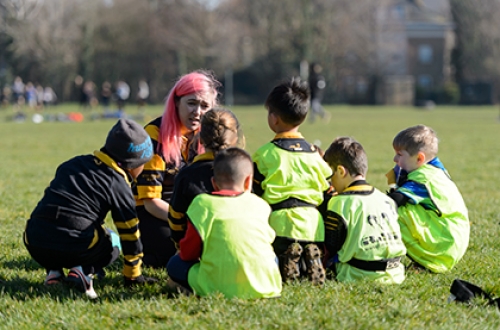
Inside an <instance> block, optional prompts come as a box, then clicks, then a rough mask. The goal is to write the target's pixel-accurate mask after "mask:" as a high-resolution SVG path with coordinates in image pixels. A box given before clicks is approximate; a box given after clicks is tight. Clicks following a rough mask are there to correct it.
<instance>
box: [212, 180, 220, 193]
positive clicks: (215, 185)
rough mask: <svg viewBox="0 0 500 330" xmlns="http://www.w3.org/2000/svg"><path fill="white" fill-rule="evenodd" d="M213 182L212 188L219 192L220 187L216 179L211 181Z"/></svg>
mask: <svg viewBox="0 0 500 330" xmlns="http://www.w3.org/2000/svg"><path fill="white" fill-rule="evenodd" d="M210 180H211V181H212V186H213V187H214V190H215V191H219V190H220V189H219V186H217V183H215V180H214V177H212V178H211V179H210Z"/></svg>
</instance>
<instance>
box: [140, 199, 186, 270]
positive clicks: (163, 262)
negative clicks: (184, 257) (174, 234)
mask: <svg viewBox="0 0 500 330" xmlns="http://www.w3.org/2000/svg"><path fill="white" fill-rule="evenodd" d="M137 215H138V217H139V230H140V232H141V241H142V247H143V253H144V257H143V258H142V263H143V264H144V266H146V267H153V268H165V267H166V266H167V262H168V261H169V260H170V258H171V257H172V256H173V255H174V254H175V253H176V252H177V249H176V248H175V244H174V242H173V241H172V239H171V237H170V236H171V235H170V233H171V232H170V227H169V226H168V222H166V221H163V220H160V219H158V218H156V217H154V216H152V215H151V214H150V213H149V212H148V211H146V209H145V208H144V207H138V208H137Z"/></svg>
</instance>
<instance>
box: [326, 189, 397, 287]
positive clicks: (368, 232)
mask: <svg viewBox="0 0 500 330" xmlns="http://www.w3.org/2000/svg"><path fill="white" fill-rule="evenodd" d="M325 226H326V231H327V235H326V236H327V237H326V239H325V246H326V247H327V249H328V251H329V252H330V253H331V254H333V255H335V254H338V263H337V264H336V270H337V280H339V281H355V280H361V279H368V280H374V281H378V282H382V283H401V282H403V280H404V279H405V273H404V266H403V264H401V263H400V262H399V259H400V257H402V256H404V255H405V253H406V248H405V246H404V244H403V241H402V239H401V232H400V228H399V224H398V215H397V211H396V204H395V203H394V201H393V200H392V199H391V198H390V197H388V196H387V195H386V194H384V193H382V192H380V191H379V190H377V189H375V188H374V187H372V186H370V185H368V184H367V183H366V182H365V181H356V182H354V183H353V184H351V186H349V187H348V188H347V189H346V190H345V191H343V192H342V193H340V194H339V195H336V196H333V197H332V198H331V199H330V201H329V203H328V211H327V214H326V218H325ZM331 233H335V234H334V235H331ZM388 260H395V262H393V263H390V262H389V263H388V262H387V261H388ZM355 261H357V263H361V264H362V265H367V266H366V267H367V269H368V268H369V267H370V266H371V265H373V264H383V265H384V264H385V265H387V266H386V267H385V268H384V269H383V270H382V269H380V270H367V269H361V268H363V267H361V268H358V267H355V266H353V264H354V265H355V263H354V262H355Z"/></svg>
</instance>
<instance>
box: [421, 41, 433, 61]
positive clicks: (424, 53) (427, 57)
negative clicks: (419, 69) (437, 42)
mask: <svg viewBox="0 0 500 330" xmlns="http://www.w3.org/2000/svg"><path fill="white" fill-rule="evenodd" d="M418 60H419V61H420V63H422V64H429V63H431V62H432V47H431V46H430V45H426V44H422V45H420V46H418Z"/></svg>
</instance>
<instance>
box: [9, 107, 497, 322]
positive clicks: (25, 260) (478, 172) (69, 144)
mask: <svg viewBox="0 0 500 330" xmlns="http://www.w3.org/2000/svg"><path fill="white" fill-rule="evenodd" d="M233 110H234V111H235V113H236V114H237V116H238V118H239V120H240V122H241V125H242V128H243V130H244V133H245V136H246V149H247V150H248V151H249V152H253V151H255V150H256V149H257V148H258V147H259V146H260V145H262V144H263V143H265V142H267V141H269V140H270V139H272V137H273V133H272V132H271V131H270V130H269V129H268V127H267V120H266V112H265V110H264V108H263V107H262V106H254V107H234V109H233ZM327 110H328V111H329V112H330V113H331V114H332V119H331V121H330V122H329V123H326V122H319V121H318V122H316V123H314V124H311V123H309V122H305V123H304V124H303V125H302V127H301V132H302V133H303V135H304V136H305V137H306V138H307V139H308V140H309V141H311V142H313V141H315V143H320V144H321V147H322V148H324V149H326V148H327V147H328V145H329V143H330V142H331V141H332V140H333V139H334V138H335V137H336V136H340V135H349V136H353V137H354V138H356V139H357V140H359V141H360V142H361V143H362V144H363V145H364V146H365V149H366V151H367V153H368V157H369V173H368V181H369V182H371V183H372V184H374V185H375V186H376V187H378V188H379V189H381V190H385V189H386V185H385V177H384V173H386V172H387V170H388V169H389V168H390V167H392V166H393V162H392V158H393V150H392V145H391V142H392V138H393V137H394V135H395V134H396V133H397V132H398V131H399V130H401V129H403V128H405V127H407V126H410V125H415V124H419V123H422V124H426V125H429V126H431V127H433V128H434V129H435V130H436V131H437V133H438V136H439V138H440V151H439V156H440V158H441V160H442V161H443V162H444V164H445V166H446V167H447V168H448V170H449V172H450V174H451V176H452V178H453V179H454V180H455V182H456V183H457V185H458V186H459V188H460V189H461V191H462V193H463V196H464V199H465V201H466V203H467V205H468V207H469V212H470V219H471V241H470V245H469V250H468V252H467V253H466V255H465V257H464V259H463V260H462V261H461V262H460V263H459V264H458V265H457V267H456V268H455V269H453V271H452V272H451V273H448V274H442V275H436V274H429V273H417V272H415V271H409V272H408V273H407V279H406V281H405V282H404V283H403V284H402V285H400V286H382V285H377V284H372V283H356V284H340V283H336V282H334V281H328V282H327V284H326V285H325V287H324V288H315V287H311V285H310V284H309V283H307V282H303V283H295V284H292V285H286V286H285V287H284V290H283V296H282V298H280V299H271V300H258V301H243V300H238V299H235V300H226V299H224V298H223V297H221V296H219V295H216V296H213V297H209V298H204V299H198V298H194V297H190V298H185V297H181V298H171V297H169V296H168V295H167V294H166V293H165V286H164V281H165V280H166V278H167V276H166V274H165V273H164V271H162V270H156V271H153V270H146V273H147V275H150V276H155V277H158V278H159V279H161V282H160V283H159V284H156V285H152V286H149V287H147V288H140V289H134V290H132V291H129V290H126V289H125V288H123V287H122V277H121V274H120V269H121V266H120V264H119V263H118V264H115V265H113V266H112V267H111V268H110V269H109V271H108V276H107V277H106V278H105V279H104V280H102V281H96V282H95V287H96V291H97V292H98V294H99V296H100V299H99V300H98V301H97V302H90V301H88V300H86V299H84V297H82V296H81V295H80V294H79V293H78V292H73V291H70V290H68V289H67V288H65V287H61V288H46V287H44V286H43V285H42V282H43V279H44V271H43V269H41V268H40V267H39V266H38V264H36V263H35V262H34V261H32V260H31V258H30V257H29V254H28V253H27V251H26V249H25V248H24V245H23V243H22V240H21V234H22V231H23V228H24V226H25V222H26V219H27V218H28V217H29V215H30V213H31V211H32V209H33V208H34V207H35V205H36V203H37V202H38V200H39V199H40V198H41V196H42V194H43V190H44V189H45V187H46V186H47V185H48V183H49V182H50V180H51V179H52V177H53V175H54V172H55V169H56V167H57V166H58V165H59V164H60V163H61V162H63V161H65V160H67V159H69V158H71V157H73V156H76V155H80V154H88V153H91V152H93V150H96V149H99V148H100V147H101V146H102V145H103V143H104V140H105V138H106V134H107V131H108V130H109V128H110V127H111V126H112V125H113V124H114V122H115V120H98V121H90V120H88V119H89V118H90V112H85V111H82V113H83V114H84V115H85V116H86V120H84V121H83V122H81V123H72V122H47V121H45V122H43V123H41V124H34V123H33V122H31V120H30V119H31V115H32V113H29V112H28V116H27V120H26V121H25V122H22V123H15V122H12V121H8V120H7V119H8V118H9V117H10V116H11V115H12V110H11V109H4V110H0V151H1V152H0V155H1V157H0V169H1V171H2V178H1V179H0V224H1V231H0V246H1V253H0V281H1V282H0V328H5V329H12V328H18V329H28V328H29V329H38V328H83V329H91V328H92V329H95V328H136V327H137V328H146V327H154V328H177V329H199V328H205V329H207V328H211V329H261V328H277V329H322V328H330V329H334V328H341V329H368V328H370V329H409V328H416V329H424V328H432V329H498V328H500V318H499V317H498V312H497V311H496V309H494V308H492V307H485V306H484V302H483V301H480V300H479V301H476V302H475V303H474V304H473V305H472V306H465V305H459V304H448V303H447V297H448V295H449V287H450V285H451V283H452V281H453V279H455V278H462V279H465V280H468V281H471V282H473V283H475V284H477V285H479V286H480V287H482V288H484V289H486V290H488V291H492V292H493V294H494V295H500V286H499V283H500V281H499V274H500V265H499V263H498V256H500V244H499V240H498V237H499V228H500V203H499V201H500V191H499V189H498V185H499V183H500V171H499V164H500V143H499V141H500V122H499V121H498V109H497V108H494V107H483V108H470V107H469V108H460V107H442V108H441V107H438V108H436V109H435V110H433V111H425V110H416V109H414V108H395V107H394V108H390V107H385V108H382V107H356V108H354V107H347V106H337V107H327ZM69 111H78V107H77V106H75V105H65V106H61V107H58V108H54V109H51V110H48V112H50V113H57V112H64V113H67V112H69ZM96 111H97V110H96ZM161 112H162V107H161V106H154V107H153V106H151V107H149V108H148V109H147V110H146V112H145V114H144V119H143V120H140V122H141V123H142V124H145V121H146V120H149V119H152V118H154V117H155V116H158V115H160V114H161ZM127 113H129V114H131V115H135V114H136V108H135V106H129V107H128V108H127Z"/></svg>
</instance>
